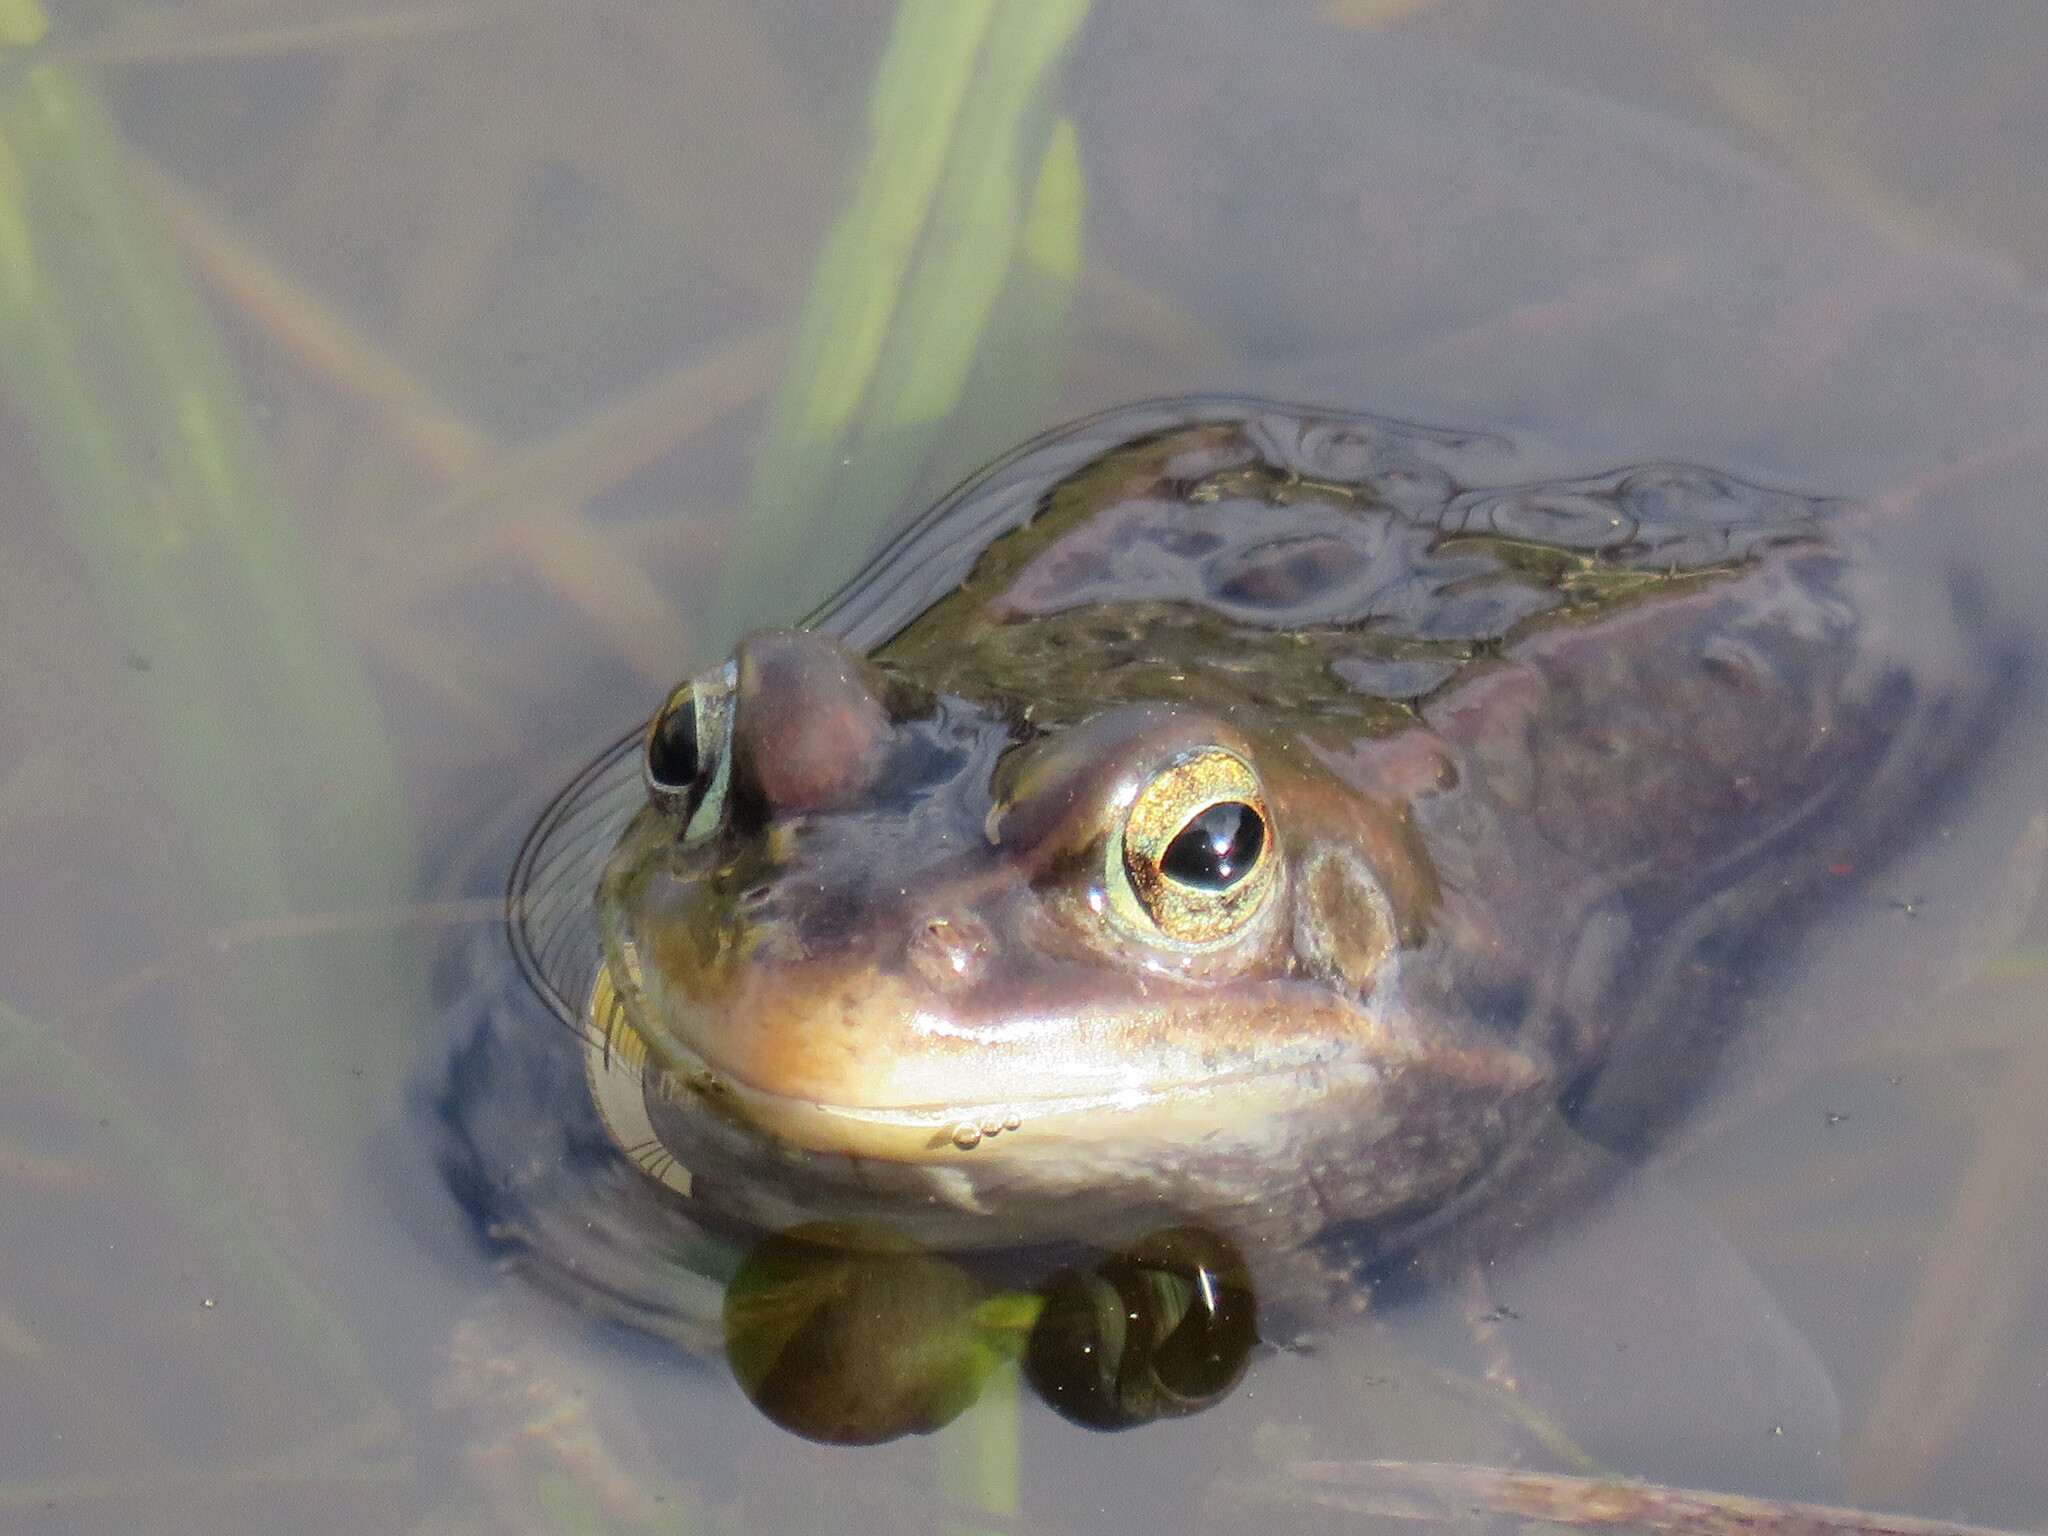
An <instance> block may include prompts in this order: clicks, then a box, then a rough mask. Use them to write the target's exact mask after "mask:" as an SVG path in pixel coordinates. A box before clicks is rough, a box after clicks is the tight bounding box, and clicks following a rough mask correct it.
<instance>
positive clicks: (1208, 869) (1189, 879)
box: [1159, 800, 1266, 891]
mask: <svg viewBox="0 0 2048 1536" xmlns="http://www.w3.org/2000/svg"><path fill="white" fill-rule="evenodd" d="M1265 845H1266V819H1265V818H1264V817H1263V816H1261V815H1260V814H1259V813H1258V812H1257V811H1256V810H1255V809H1253V808H1252V807H1251V806H1249V805H1246V804H1245V803H1244V802H1243V801H1242V800H1219V801H1217V802H1216V803H1215V804H1214V805H1212V806H1210V807H1209V808H1208V809H1207V810H1204V811H1201V812H1199V813H1197V814H1196V816H1195V817H1194V819H1193V820H1191V821H1190V822H1189V823H1188V824H1187V825H1186V826H1185V827H1183V828H1181V830H1180V834H1179V836H1177V837H1175V838H1174V840H1173V841H1172V842H1170V843H1168V844H1167V845H1166V852H1165V853H1164V854H1163V855H1162V856H1161V857H1160V860H1159V872H1160V873H1161V874H1163V875H1165V876H1166V878H1167V879H1169V880H1174V881H1178V882H1179V883H1180V884H1182V885H1191V886H1193V887H1195V889H1197V890H1201V891H1221V890H1227V889H1229V888H1230V887H1231V886H1233V885H1235V884H1237V882H1238V881H1240V880H1242V879H1243V878H1244V877H1245V876H1246V875H1247V874H1248V873H1250V871H1251V869H1252V866H1253V865H1255V864H1257V863H1258V861H1259V855H1260V853H1261V852H1263V851H1264V849H1265Z"/></svg>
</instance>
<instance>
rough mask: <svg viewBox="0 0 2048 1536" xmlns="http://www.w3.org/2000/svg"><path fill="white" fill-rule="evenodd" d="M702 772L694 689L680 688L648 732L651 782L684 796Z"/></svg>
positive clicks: (649, 777)
mask: <svg viewBox="0 0 2048 1536" xmlns="http://www.w3.org/2000/svg"><path fill="white" fill-rule="evenodd" d="M700 771H701V766H700V764H699V762H698V752H697V701H696V697H695V694H694V692H693V691H692V690H691V689H689V688H687V687H685V688H680V689H678V690H677V691H676V692H675V694H673V695H672V696H671V697H670V698H669V701H668V703H667V704H665V705H664V706H663V707H662V711H661V713H660V714H659V715H657V716H655V718H654V724H653V725H652V726H651V727H650V728H649V729H648V732H647V782H648V783H649V784H650V785H652V786H653V787H654V788H656V789H661V790H667V791H669V792H670V793H672V794H682V793H685V792H686V791H688V789H689V788H690V786H691V785H693V784H695V783H696V782H697V777H698V774H699V772H700Z"/></svg>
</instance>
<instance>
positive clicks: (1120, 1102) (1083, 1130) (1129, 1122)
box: [584, 969, 1383, 1193]
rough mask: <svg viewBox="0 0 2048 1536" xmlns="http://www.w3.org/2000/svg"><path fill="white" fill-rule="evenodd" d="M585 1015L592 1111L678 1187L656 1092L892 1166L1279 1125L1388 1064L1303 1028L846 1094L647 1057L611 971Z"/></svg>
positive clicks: (685, 1052) (651, 1169)
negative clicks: (1073, 1076)
mask: <svg viewBox="0 0 2048 1536" xmlns="http://www.w3.org/2000/svg"><path fill="white" fill-rule="evenodd" d="M589 1017H590V1023H591V1025H592V1027H591V1028H590V1029H588V1030H587V1031H586V1032H585V1055H584V1064H585V1071H586V1075H587V1077H588V1080H589V1085H590V1092H591V1097H592V1100H593V1102H594V1103H595V1104H596V1106H597V1109H598V1113H599V1115H600V1116H601V1117H602V1119H603V1120H604V1123H605V1126H606V1128H607V1129H608V1130H609V1131H610V1133H611V1135H612V1138H613V1139H614V1141H616V1142H617V1143H618V1145H619V1147H620V1149H621V1150H622V1151H624V1152H625V1153H626V1155H627V1156H628V1157H629V1158H631V1159H632V1160H633V1161H634V1162H635V1163H636V1164H637V1165H639V1166H640V1167H641V1168H642V1169H643V1170H644V1171H646V1172H647V1173H649V1174H650V1176H652V1177H654V1178H656V1179H659V1180H661V1181H662V1182H663V1183H666V1184H668V1185H670V1187H672V1188H676V1189H679V1190H681V1191H682V1192H683V1193H688V1192H689V1187H690V1174H689V1171H688V1170H687V1168H685V1167H683V1166H682V1165H681V1164H680V1163H679V1162H678V1161H677V1158H676V1155H675V1151H674V1149H673V1148H671V1147H669V1146H668V1145H667V1144H666V1142H665V1141H664V1139H663V1138H662V1136H661V1135H660V1134H659V1132H658V1130H657V1129H656V1125H655V1119H656V1117H657V1113H658V1111H657V1112H656V1113H651V1112H650V1109H649V1103H648V1101H649V1099H650V1098H651V1099H654V1100H655V1101H656V1102H657V1104H662V1103H666V1104H670V1105H676V1106H679V1107H681V1108H684V1109H689V1108H692V1107H696V1106H698V1105H702V1104H710V1105H713V1106H716V1108H717V1109H718V1110H719V1111H720V1112H721V1113H723V1114H725V1115H726V1116H728V1117H729V1118H732V1119H737V1120H739V1121H742V1122H744V1123H745V1124H747V1125H749V1126H751V1127H752V1128H753V1129H755V1130H757V1131H759V1132H762V1133H765V1134H767V1135H769V1136H772V1137H774V1138H776V1139H777V1140H778V1141H780V1142H782V1143H784V1144H786V1145H788V1146H791V1147H794V1148H800V1149H802V1150H805V1151H810V1152H819V1153H829V1154H836V1155H839V1156H844V1157H854V1158H863V1159H875V1160H880V1161H885V1162H892V1163H910V1164H934V1163H938V1164H943V1163H956V1164H958V1163H971V1162H981V1163H986V1162H988V1161H989V1160H990V1159H991V1158H992V1157H993V1158H996V1159H999V1160H1002V1161H1006V1162H1007V1161H1010V1160H1012V1158H1013V1157H1015V1158H1020V1159H1023V1160H1029V1159H1030V1158H1031V1157H1032V1156H1033V1155H1034V1154H1044V1155H1047V1156H1059V1157H1072V1156H1074V1155H1075V1154H1076V1153H1079V1152H1083V1151H1085V1150H1087V1149H1094V1151H1095V1152H1096V1153H1097V1154H1098V1155H1111V1156H1113V1155H1114V1149H1115V1148H1117V1147H1119V1146H1121V1147H1125V1148H1129V1147H1132V1146H1136V1145H1146V1146H1154V1147H1156V1146H1159V1145H1161V1144H1162V1143H1164V1144H1168V1145H1180V1146H1189V1145H1193V1144H1195V1143H1197V1142H1199V1141H1202V1140H1204V1139H1209V1140H1212V1141H1213V1140H1214V1139H1215V1138H1216V1137H1217V1135H1218V1134H1219V1132H1221V1133H1225V1134H1227V1133H1228V1132H1229V1131H1230V1130H1231V1129H1232V1128H1233V1127H1246V1128H1249V1127H1253V1126H1256V1125H1259V1124H1261V1123H1263V1124H1265V1125H1267V1126H1269V1127H1270V1126H1274V1125H1280V1124H1285V1123H1287V1113H1288V1111H1290V1110H1293V1109H1297V1108H1299V1107H1300V1106H1301V1105H1302V1104H1304V1103H1305V1102H1308V1101H1310V1100H1313V1099H1318V1098H1322V1097H1326V1096H1327V1095H1328V1094H1329V1093H1330V1091H1331V1090H1332V1089H1333V1088H1335V1087H1337V1086H1338V1085H1339V1084H1340V1083H1343V1084H1345V1085H1347V1086H1358V1087H1362V1086H1367V1085H1369V1084H1370V1083H1371V1082H1374V1081H1377V1080H1378V1079H1379V1078H1380V1077H1381V1075H1382V1071H1383V1069H1382V1067H1381V1066H1380V1065H1377V1064H1374V1063H1371V1062H1367V1061H1362V1060H1359V1059H1357V1058H1355V1057H1354V1058H1352V1059H1350V1060H1344V1059H1341V1058H1340V1057H1339V1056H1338V1054H1337V1053H1335V1052H1333V1051H1332V1050H1331V1049H1330V1047H1329V1045H1328V1043H1327V1042H1326V1041H1316V1040H1313V1039H1310V1038H1303V1039H1301V1040H1299V1041H1297V1042H1294V1043H1293V1045H1292V1047H1291V1048H1290V1047H1289V1045H1288V1044H1287V1043H1285V1042H1271V1043H1269V1045H1268V1047H1267V1049H1266V1051H1265V1052H1264V1059H1262V1060H1261V1061H1260V1062H1259V1063H1258V1064H1256V1065H1252V1064H1246V1065H1244V1066H1242V1067H1240V1068H1238V1069H1236V1070H1220V1071H1211V1072H1207V1073H1204V1074H1202V1075H1201V1076H1199V1077H1190V1078H1186V1079H1180V1080H1171V1079H1169V1080H1164V1081H1160V1080H1154V1081H1148V1082H1144V1083H1128V1084H1124V1085H1118V1086H1108V1087H1102V1088H1097V1089H1094V1090H1092V1091H1079V1092H1067V1093H1051V1094H1038V1095H1024V1096H1019V1097H1015V1098H1008V1099H1002V1100H996V1101H991V1102H982V1103H961V1102H939V1103H923V1104H905V1105H875V1104H852V1103H844V1102H834V1101H832V1100H829V1099H826V1098H823V1097H821V1096H818V1095H816V1094H810V1093H791V1092H781V1091H776V1090H774V1089H770V1088H764V1087H761V1086H759V1085H757V1084H754V1083H751V1082H748V1081H747V1080H746V1079H745V1078H744V1077H742V1076H741V1075H739V1074H738V1073H736V1072H734V1071H732V1070H731V1069H729V1068H723V1067H720V1066H717V1065H714V1064H713V1063H711V1062H708V1061H706V1060H704V1059H703V1057H702V1056H701V1055H700V1054H699V1053H697V1052H695V1051H692V1050H690V1049H688V1047H686V1046H681V1045H678V1044H676V1043H674V1042H665V1048H664V1053H663V1054H664V1056H665V1057H667V1058H670V1059H668V1060H665V1061H663V1062H662V1063H660V1064H652V1063H650V1054H649V1049H648V1046H647V1043H646V1040H645V1039H644V1037H643V1036H642V1035H641V1033H640V1032H639V1031H638V1030H637V1029H636V1028H634V1027H633V1025H632V1024H631V1023H630V1022H629V1020H628V1016H627V1013H626V1010H625V1006H624V1003H623V1000H622V999H620V998H619V996H618V994H617V992H616V990H615V989H614V987H613V984H612V980H611V975H610V972H609V969H600V971H599V973H598V976H597V979H596V983H595V985H594V987H593V989H592V994H591V1000H590V1016H589ZM660 1118H662V1119H666V1118H667V1116H666V1115H661V1116H660Z"/></svg>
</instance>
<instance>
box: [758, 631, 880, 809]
mask: <svg viewBox="0 0 2048 1536" xmlns="http://www.w3.org/2000/svg"><path fill="white" fill-rule="evenodd" d="M738 657H739V691H738V700H737V703H736V705H735V716H734V724H733V775H734V785H735V788H736V789H738V790H739V791H740V792H741V795H742V797H743V798H745V797H747V796H748V794H749V792H751V796H752V797H753V798H755V799H757V800H758V802H759V803H760V805H761V808H762V809H764V810H766V811H768V812H769V813H771V814H773V813H778V812H779V813H783V814H799V813H802V812H806V811H821V810H830V809H833V808H835V807H838V806H843V805H846V804H848V803H850V802H852V801H854V800H856V799H857V798H858V797H859V796H860V794H861V793H862V792H863V791H865V790H866V789H867V788H868V787H869V786H870V785H871V784H872V783H873V782H874V778H875V776H876V774H877V773H878V772H880V770H881V767H882V763H883V760H884V758H885V757H886V756H887V753H888V747H889V742H890V737H891V726H890V722H889V715H888V711H887V709H886V708H885V707H884V704H883V698H882V695H883V693H884V692H885V686H884V683H883V680H882V679H881V678H880V677H879V676H878V675H877V674H876V673H875V672H874V669H873V668H872V667H871V666H870V665H869V664H868V662H867V661H866V660H865V659H864V658H862V657H860V656H858V655H856V654H855V653H854V652H852V651H850V650H848V649H847V648H846V647H845V646H843V645H841V644H839V643H838V642H837V641H836V640H830V639H827V638H825V637H824V636H822V635H809V634H803V633H800V632H798V631H795V630H763V631H761V632H759V633H758V634H753V635H749V636H747V637H746V638H745V639H744V640H742V641H741V642H740V645H739V651H738Z"/></svg>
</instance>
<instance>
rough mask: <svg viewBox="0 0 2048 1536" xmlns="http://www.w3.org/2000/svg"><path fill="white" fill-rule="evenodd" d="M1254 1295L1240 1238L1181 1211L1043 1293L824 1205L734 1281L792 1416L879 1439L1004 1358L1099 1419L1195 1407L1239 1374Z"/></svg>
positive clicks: (1069, 1411) (953, 1402) (756, 1372)
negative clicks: (1001, 1283)
mask: <svg viewBox="0 0 2048 1536" xmlns="http://www.w3.org/2000/svg"><path fill="white" fill-rule="evenodd" d="M1257 1343H1258V1301H1257V1297H1256V1296H1255V1294H1254V1292H1253V1289H1252V1281H1251V1273H1250V1270H1249V1269H1248V1268H1247V1267H1246V1264H1245V1261H1244V1256H1243V1255H1242V1254H1240V1253H1239V1252H1238V1250H1237V1248H1236V1246H1235V1245H1233V1244H1232V1243H1231V1242H1229V1241H1228V1240H1227V1239H1225V1238H1223V1237H1220V1236H1218V1235H1217V1234H1215V1233H1213V1232H1210V1231H1207V1230H1205V1229H1203V1228H1201V1227H1196V1226H1179V1227H1171V1228H1168V1229H1166V1230H1164V1231H1161V1232H1155V1233H1153V1234H1152V1235H1151V1236H1149V1237H1147V1238H1145V1239H1143V1240H1142V1241H1140V1242H1138V1243H1136V1244H1134V1245H1132V1246H1131V1247H1130V1248H1128V1249H1126V1250H1125V1251H1124V1252H1122V1253H1117V1254H1112V1255H1110V1256H1108V1257H1107V1258H1104V1259H1102V1260H1101V1261H1100V1262H1098V1263H1096V1264H1095V1265H1093V1266H1092V1267H1090V1268H1086V1269H1083V1268H1079V1267H1074V1268H1065V1269H1060V1270H1058V1271H1056V1272H1054V1273H1053V1274H1052V1275H1051V1276H1050V1277H1049V1278H1048V1279H1046V1280H1045V1281H1044V1283H1043V1284H1042V1285H1041V1286H1040V1287H1039V1288H1038V1290H1037V1292H1036V1293H1031V1292H1023V1291H1014V1290H1000V1289H998V1288H997V1286H996V1284H995V1283H994V1282H993V1281H992V1280H990V1279H988V1278H985V1277H984V1276H982V1275H980V1274H977V1273H976V1272H975V1271H974V1270H972V1269H971V1268H970V1267H968V1266H967V1265H966V1264H963V1263H960V1262H956V1261H954V1260H952V1259H948V1258H944V1257H941V1256H939V1255H937V1254H933V1253H928V1252H926V1251H924V1250H922V1249H920V1248H918V1247H917V1246H916V1245H915V1244H912V1243H910V1242H908V1241H906V1240H905V1239H902V1238H900V1237H897V1236H894V1235H893V1234H890V1233H885V1232H880V1231H877V1230H874V1229H872V1228H866V1227H860V1226H855V1225H853V1224H851V1223H847V1222H812V1223H808V1224H806V1225H804V1226H801V1227H797V1228H794V1229H792V1230H790V1231H788V1232H779V1233H776V1234H774V1235H773V1236H770V1237H768V1238H765V1239H764V1240H763V1241H761V1242H760V1243H759V1244H757V1245H756V1246H755V1247H754V1248H753V1249H752V1251H751V1252H749V1253H748V1255H747V1257H746V1258H745V1260H744V1261H743V1262H742V1263H741V1265H740V1267H739V1270H738V1272H737V1273H735V1274H734V1276H733V1278H732V1280H731V1282H730V1283H729V1284H728V1285H727V1287H726V1293H725V1350H726V1358H727V1360H728V1361H729V1362H730V1364H731V1366H732V1372H733V1375H734V1377H735V1378H737V1379H738V1381H739V1384H740V1386H741V1387H742V1389H744V1390H745V1392H746V1394H747V1396H748V1398H749V1399H751V1400H752V1402H753V1404H754V1406H755V1407H757V1408H759V1409H760V1410H761V1412H762V1413H763V1414H765V1415H766V1416H767V1417H768V1418H770V1419H772V1420H773V1421H774V1422H775V1423H777V1424H779V1425H781V1426H782V1427H783V1428H784V1429H787V1430H789V1431H790V1432H791V1433H793V1434H798V1435H802V1436H804V1437H805V1438H806V1439H810V1440H821V1441H825V1442H828V1443H830V1444H834V1445H878V1444H881V1443H883V1442H885V1441H889V1440H894V1439H897V1438H899V1437H900V1436H903V1435H910V1434H930V1433H931V1432H932V1431H933V1430H936V1429H940V1428H943V1427H944V1426H945V1425H947V1424H949V1423H951V1422H952V1421H953V1420H954V1419H955V1418H957V1417H958V1416H959V1415H960V1414H961V1413H962V1412H964V1411H965V1410H966V1409H968V1408H969V1407H971V1406H972V1405H973V1403H974V1401H975V1399H976V1398H977V1397H979V1396H980V1394H981V1390H982V1387H983V1386H984V1385H985V1384H986V1383H987V1381H988V1379H989V1376H990V1375H991V1374H992V1373H993V1372H994V1370H995V1369H996V1367H997V1366H999V1365H1001V1364H1002V1363H1003V1362H1004V1361H1006V1360H1010V1359H1014V1358H1016V1357H1017V1356H1018V1355H1019V1354H1020V1353H1021V1354H1022V1356H1023V1361H1024V1370H1025V1375H1026V1378H1027V1379H1028V1380H1029V1381H1030V1382H1031V1384H1032V1386H1033V1387H1035V1388H1036V1389H1037V1391H1038V1393H1039V1395H1040V1396H1041V1397H1043V1398H1044V1399H1045V1401H1046V1402H1047V1403H1048V1404H1049V1405H1051V1406H1052V1407H1053V1408H1054V1409H1055V1410H1057V1411H1058V1412H1059V1413H1061V1414H1063V1415H1065V1416H1066V1417H1067V1418H1069V1419H1071V1420H1073V1421H1074V1422H1075V1423H1077V1424H1082V1425H1086V1426H1087V1427H1088V1428H1090V1429H1103V1430H1111V1429H1129V1428H1132V1427H1133V1426H1135V1425H1139V1424H1147V1423H1150V1422H1152V1421H1153V1420H1155V1419H1163V1418H1177V1417H1183V1416H1185V1415H1187V1414H1191V1413H1200V1412H1201V1411H1202V1410H1203V1409H1205V1408H1209V1407H1213V1406H1214V1405H1215V1404H1217V1403H1219V1402H1221V1401H1222V1400H1223V1399H1224V1398H1225V1397H1227V1396H1228V1395H1229V1394H1230V1392H1231V1390H1232V1389H1233V1388H1235V1387H1236V1385H1237V1384H1238V1382H1239V1381H1240V1380H1241V1379H1242V1378H1243V1376H1244V1372H1245V1367H1246V1365H1247V1364H1248V1363H1249V1361H1250V1359H1251V1352H1252V1347H1253V1346H1254V1345H1255V1344H1257Z"/></svg>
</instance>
